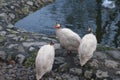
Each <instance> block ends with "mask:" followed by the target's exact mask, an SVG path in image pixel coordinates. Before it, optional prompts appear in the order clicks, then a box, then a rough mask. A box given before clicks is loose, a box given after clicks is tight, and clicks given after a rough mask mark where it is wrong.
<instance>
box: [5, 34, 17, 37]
mask: <svg viewBox="0 0 120 80" xmlns="http://www.w3.org/2000/svg"><path fill="white" fill-rule="evenodd" d="M7 37H10V38H12V37H16V35H15V34H8V35H7Z"/></svg>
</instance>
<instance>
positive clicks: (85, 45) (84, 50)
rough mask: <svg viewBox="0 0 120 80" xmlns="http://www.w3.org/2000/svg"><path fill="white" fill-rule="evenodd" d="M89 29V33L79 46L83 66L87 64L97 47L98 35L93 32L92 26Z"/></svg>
mask: <svg viewBox="0 0 120 80" xmlns="http://www.w3.org/2000/svg"><path fill="white" fill-rule="evenodd" d="M88 31H89V33H88V34H86V35H85V36H84V37H83V38H82V40H81V44H80V46H79V48H78V53H79V59H80V65H81V66H83V65H85V64H86V63H87V61H88V60H89V59H91V57H92V56H93V53H94V51H95V50H96V47H97V39H96V36H95V35H94V34H93V33H92V30H91V29H90V28H89V29H88Z"/></svg>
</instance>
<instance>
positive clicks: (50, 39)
mask: <svg viewBox="0 0 120 80" xmlns="http://www.w3.org/2000/svg"><path fill="white" fill-rule="evenodd" d="M41 39H45V40H49V41H53V42H57V40H55V39H53V38H48V37H44V36H43V37H41Z"/></svg>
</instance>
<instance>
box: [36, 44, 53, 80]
mask: <svg viewBox="0 0 120 80" xmlns="http://www.w3.org/2000/svg"><path fill="white" fill-rule="evenodd" d="M54 56H55V49H54V46H53V45H44V46H42V47H41V48H40V49H39V51H38V54H37V57H36V61H35V66H36V78H37V80H39V79H41V78H42V76H43V75H44V74H45V73H47V72H49V71H51V69H52V66H53V62H54Z"/></svg>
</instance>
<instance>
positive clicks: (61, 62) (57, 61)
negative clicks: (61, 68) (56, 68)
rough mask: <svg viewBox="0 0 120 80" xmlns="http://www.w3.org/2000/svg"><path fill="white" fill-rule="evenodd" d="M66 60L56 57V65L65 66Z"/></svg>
mask: <svg viewBox="0 0 120 80" xmlns="http://www.w3.org/2000/svg"><path fill="white" fill-rule="evenodd" d="M64 62H65V59H64V58H63V57H55V64H63V63H64Z"/></svg>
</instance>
